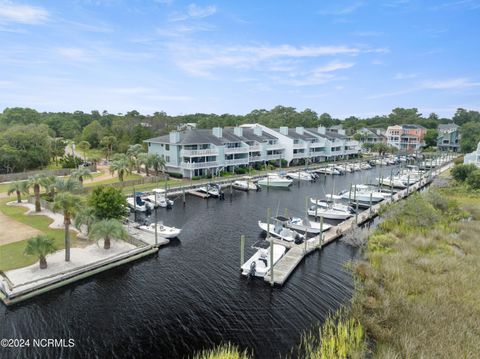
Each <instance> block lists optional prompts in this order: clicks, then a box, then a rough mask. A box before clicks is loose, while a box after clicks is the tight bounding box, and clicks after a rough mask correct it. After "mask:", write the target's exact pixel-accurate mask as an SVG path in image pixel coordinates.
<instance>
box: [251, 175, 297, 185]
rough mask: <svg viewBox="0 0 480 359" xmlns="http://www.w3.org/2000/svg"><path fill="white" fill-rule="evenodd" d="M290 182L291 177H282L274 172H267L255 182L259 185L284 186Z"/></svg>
mask: <svg viewBox="0 0 480 359" xmlns="http://www.w3.org/2000/svg"><path fill="white" fill-rule="evenodd" d="M292 182H293V181H292V180H291V179H288V178H285V177H282V176H280V175H278V174H276V173H269V174H268V175H267V177H266V178H262V179H261V180H259V181H258V182H257V183H258V184H259V185H260V186H266V187H283V188H286V187H289V186H291V184H292Z"/></svg>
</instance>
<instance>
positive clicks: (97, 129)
mask: <svg viewBox="0 0 480 359" xmlns="http://www.w3.org/2000/svg"><path fill="white" fill-rule="evenodd" d="M103 133H104V130H103V127H102V125H100V123H99V122H98V121H93V122H92V123H90V124H89V125H87V126H85V128H84V129H83V131H82V140H83V141H87V142H88V143H90V145H91V146H92V147H93V148H97V147H98V145H99V144H100V140H101V139H102V138H103Z"/></svg>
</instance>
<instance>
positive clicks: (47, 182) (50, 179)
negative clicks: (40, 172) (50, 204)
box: [40, 176, 57, 199]
mask: <svg viewBox="0 0 480 359" xmlns="http://www.w3.org/2000/svg"><path fill="white" fill-rule="evenodd" d="M56 181H57V177H55V176H42V178H41V180H40V184H41V186H42V187H43V188H45V192H47V194H48V196H49V197H50V198H51V199H53V198H54V197H55V183H56Z"/></svg>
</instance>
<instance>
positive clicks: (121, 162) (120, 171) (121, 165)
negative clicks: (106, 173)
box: [109, 154, 132, 182]
mask: <svg viewBox="0 0 480 359" xmlns="http://www.w3.org/2000/svg"><path fill="white" fill-rule="evenodd" d="M109 170H110V173H111V174H112V175H113V174H114V173H115V172H117V176H118V180H119V181H120V182H123V179H124V178H125V175H128V174H129V173H131V172H132V171H131V162H130V160H129V158H128V157H127V156H126V155H124V154H118V155H116V156H114V159H113V161H112V162H111V163H110V168H109Z"/></svg>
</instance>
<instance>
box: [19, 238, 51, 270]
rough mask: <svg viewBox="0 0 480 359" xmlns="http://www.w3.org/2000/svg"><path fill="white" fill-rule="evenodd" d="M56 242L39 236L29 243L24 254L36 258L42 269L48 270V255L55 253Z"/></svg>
mask: <svg viewBox="0 0 480 359" xmlns="http://www.w3.org/2000/svg"><path fill="white" fill-rule="evenodd" d="M55 250H56V248H55V245H54V240H53V239H52V238H49V237H48V236H46V235H44V234H39V235H38V236H35V237H33V238H31V239H29V240H28V241H27V246H26V247H25V251H24V253H25V254H26V255H29V256H36V257H37V258H38V259H39V261H40V269H45V268H47V255H48V254H50V253H53V252H55Z"/></svg>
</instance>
